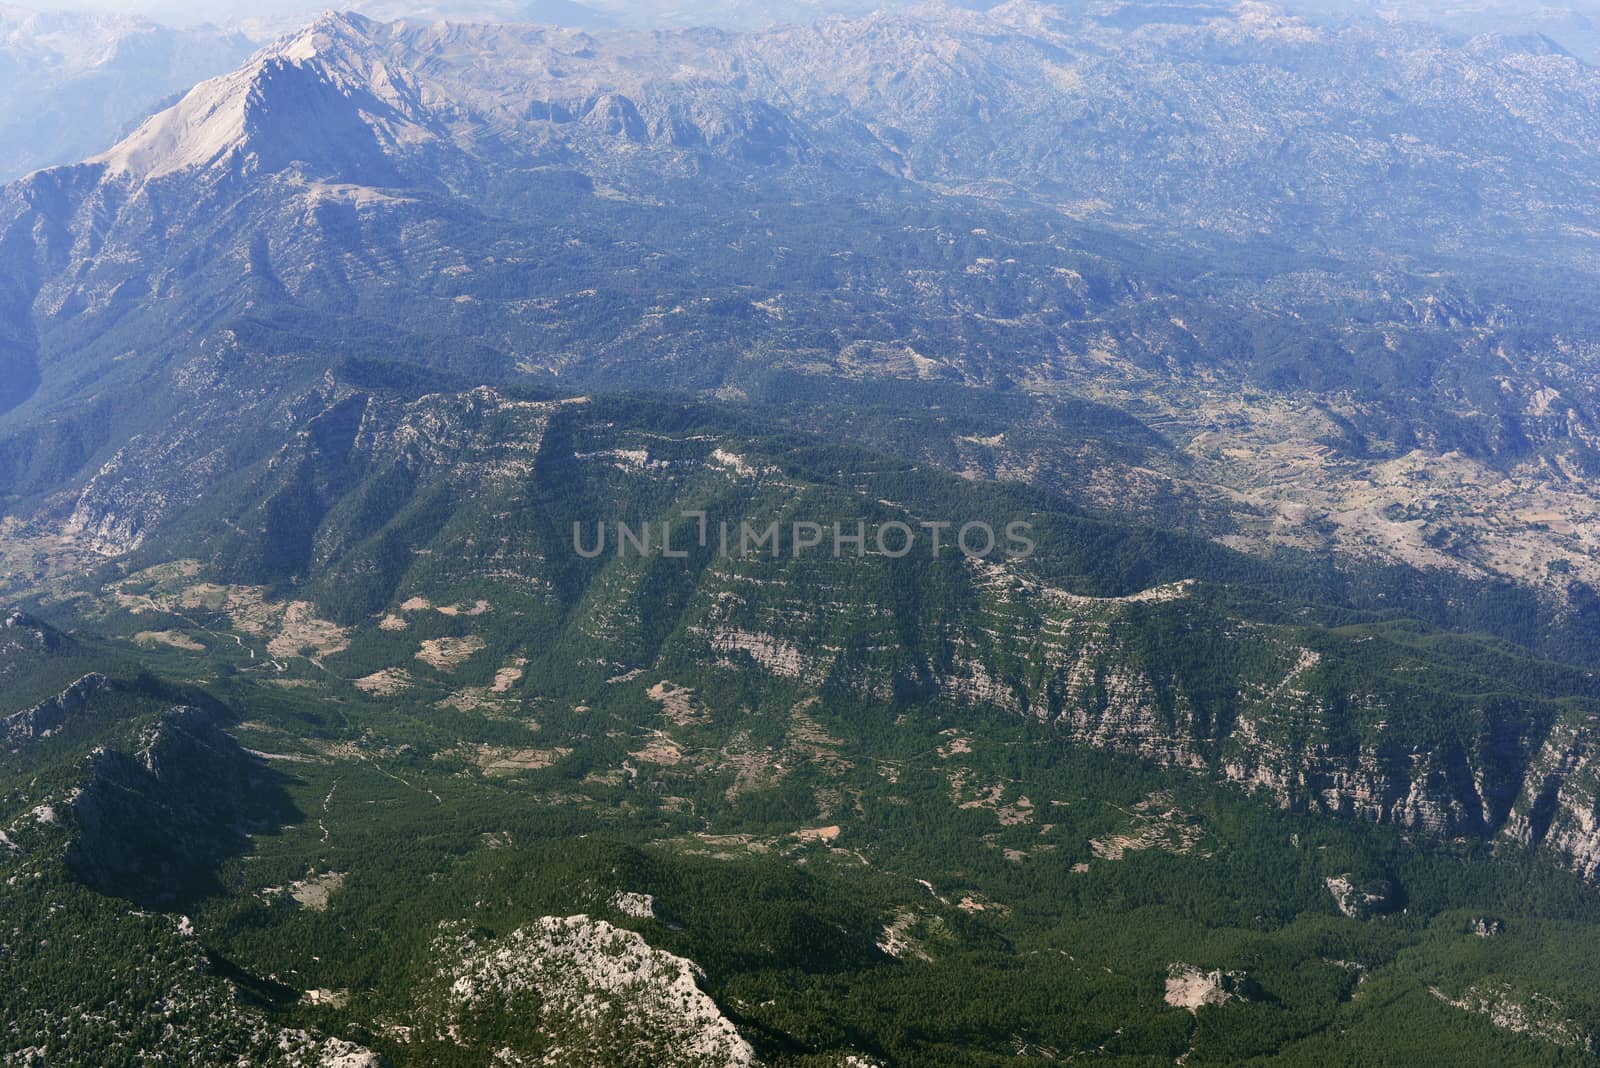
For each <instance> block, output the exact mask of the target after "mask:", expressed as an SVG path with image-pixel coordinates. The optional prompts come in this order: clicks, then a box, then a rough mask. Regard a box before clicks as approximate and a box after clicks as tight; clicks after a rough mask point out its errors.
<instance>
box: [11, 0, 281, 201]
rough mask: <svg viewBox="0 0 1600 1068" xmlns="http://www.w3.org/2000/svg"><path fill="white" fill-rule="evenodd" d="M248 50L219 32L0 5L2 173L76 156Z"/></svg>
mask: <svg viewBox="0 0 1600 1068" xmlns="http://www.w3.org/2000/svg"><path fill="white" fill-rule="evenodd" d="M253 47H254V46H253V45H252V44H251V42H250V41H249V40H247V39H246V38H244V37H243V36H240V35H238V34H235V33H227V32H223V31H220V30H213V29H191V30H175V29H171V28H169V27H166V26H159V25H157V24H155V23H153V22H150V21H147V20H145V19H140V18H129V17H122V16H116V15H90V14H78V13H70V12H43V13H41V12H34V11H29V10H26V9H24V8H19V7H7V6H4V5H0V179H5V178H14V177H17V176H18V175H21V174H25V173H27V172H28V171H31V170H35V169H37V168H39V167H45V166H49V165H51V164H55V163H65V162H67V161H70V160H74V159H81V158H82V157H83V156H86V155H88V154H90V153H91V152H94V151H96V150H98V149H99V148H101V147H103V146H104V145H105V144H106V143H107V142H108V141H109V140H111V139H112V138H114V137H116V136H117V135H118V134H119V133H121V132H123V131H125V130H126V129H127V128H128V126H129V125H130V124H131V123H132V122H134V121H135V120H136V119H138V118H140V117H141V116H142V115H144V114H145V113H147V112H148V111H149V110H150V109H151V108H153V107H155V106H157V105H158V104H160V103H162V102H164V101H166V100H168V99H169V98H170V97H171V96H172V94H174V93H176V92H181V91H184V90H187V89H188V88H190V87H191V86H193V85H194V83H195V82H197V81H200V80H201V79H204V78H209V77H211V76H212V75H214V74H216V73H218V72H219V71H224V70H227V69H228V68H230V67H232V66H233V65H235V64H236V63H238V62H239V61H240V60H241V59H243V58H244V57H245V56H247V55H248V54H249V53H250V52H251V51H252V50H253Z"/></svg>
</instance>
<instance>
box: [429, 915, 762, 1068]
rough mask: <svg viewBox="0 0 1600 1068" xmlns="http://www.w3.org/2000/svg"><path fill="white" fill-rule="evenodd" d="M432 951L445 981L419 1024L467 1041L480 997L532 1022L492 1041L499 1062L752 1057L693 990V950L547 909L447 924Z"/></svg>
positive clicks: (738, 1065)
mask: <svg viewBox="0 0 1600 1068" xmlns="http://www.w3.org/2000/svg"><path fill="white" fill-rule="evenodd" d="M434 952H435V953H436V954H437V955H438V956H439V958H440V960H441V963H440V965H439V969H438V972H437V975H438V978H439V980H440V983H441V986H442V990H441V991H440V992H438V994H437V996H436V998H435V1000H434V1001H432V1002H431V1003H430V1004H428V1005H425V1006H424V1007H423V1009H422V1011H421V1012H420V1013H419V1014H418V1023H419V1024H420V1025H421V1029H422V1030H423V1031H424V1032H426V1031H429V1030H431V1031H433V1032H435V1033H437V1034H439V1035H447V1036H450V1037H451V1039H452V1040H454V1041H459V1042H462V1043H465V1044H471V1043H472V1042H473V1041H474V1036H472V1035H471V1034H470V1031H469V1028H470V1024H469V1023H468V1022H467V1021H470V1019H471V1018H472V1017H473V1015H474V1014H475V1013H476V1012H477V1011H478V1010H479V1009H481V1008H482V1007H484V1006H489V1005H495V1006H502V1007H503V1009H504V1011H509V1012H510V1013H512V1014H514V1015H516V1016H517V1017H518V1018H519V1019H521V1020H522V1021H523V1023H524V1024H526V1025H527V1027H528V1028H529V1029H531V1031H532V1032H533V1033H532V1034H531V1035H530V1036H529V1037H528V1038H527V1040H526V1041H525V1042H524V1043H523V1044H522V1045H521V1046H512V1047H505V1048H504V1049H502V1048H500V1046H499V1045H497V1047H496V1051H495V1052H496V1055H497V1056H498V1057H500V1058H501V1060H502V1061H503V1062H504V1063H509V1064H528V1065H532V1064H552V1063H559V1064H566V1065H594V1066H596V1068H601V1066H609V1065H621V1064H629V1065H632V1064H639V1065H647V1064H648V1065H660V1066H662V1068H673V1066H684V1068H689V1066H692V1068H714V1066H715V1068H722V1066H727V1068H742V1066H746V1065H753V1064H755V1063H756V1062H755V1054H754V1051H753V1050H752V1048H751V1046H750V1043H749V1042H747V1041H746V1040H745V1039H744V1038H743V1037H742V1036H741V1035H740V1034H739V1032H738V1030H737V1029H736V1028H735V1027H734V1025H733V1024H732V1023H731V1022H730V1021H729V1020H728V1019H727V1018H726V1017H724V1016H723V1015H722V1011H721V1009H719V1008H718V1007H717V1004H716V1002H714V1001H713V1000H712V999H711V998H710V997H709V996H708V995H707V994H706V993H705V992H704V991H703V990H701V989H700V986H699V982H698V981H699V979H700V977H701V972H700V969H699V968H698V967H697V966H696V965H695V964H694V963H693V962H692V961H689V960H686V959H684V958H683V957H678V956H674V955H673V954H671V953H667V952H664V951H662V950H658V949H652V948H651V947H650V946H649V944H648V943H646V942H645V940H644V938H643V937H642V936H640V935H638V934H635V933H634V932H632V931H627V930H623V929H621V928H618V927H614V926H612V925H611V924H609V923H607V922H605V921H604V920H595V919H591V918H589V917H588V916H581V915H579V916H545V917H543V918H541V919H539V920H538V921H536V922H534V923H532V924H530V925H528V926H526V927H522V928H518V929H517V930H515V931H512V932H511V933H510V934H507V935H505V936H503V937H501V938H498V939H488V938H481V937H479V936H478V935H476V934H473V933H468V932H465V931H461V930H447V931H446V932H444V933H443V934H441V936H440V937H439V938H438V939H437V940H436V941H435V943H434ZM497 1042H498V1040H497Z"/></svg>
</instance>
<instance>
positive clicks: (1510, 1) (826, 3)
mask: <svg viewBox="0 0 1600 1068" xmlns="http://www.w3.org/2000/svg"><path fill="white" fill-rule="evenodd" d="M6 2H8V0H0V3H6ZM9 2H12V3H16V4H17V6H21V7H33V8H75V9H80V10H84V9H87V10H97V11H114V12H120V13H130V14H141V15H146V16H148V17H151V18H155V19H159V20H161V21H165V22H171V23H175V24H184V23H193V22H202V21H211V22H225V21H230V20H237V19H247V18H260V19H264V20H269V21H277V20H285V21H289V20H293V21H298V20H299V19H300V18H309V17H311V16H313V15H315V14H316V13H317V12H318V11H321V10H324V9H327V8H330V7H331V8H338V9H341V10H344V9H354V10H362V11H368V12H369V13H371V14H374V15H376V16H378V17H385V18H393V17H399V16H404V15H417V16H423V17H434V18H437V17H454V18H463V19H471V20H475V21H494V20H496V19H499V20H506V21H509V20H517V21H535V22H559V23H566V24H569V25H582V24H586V20H585V18H584V13H585V11H586V10H590V9H599V11H600V12H603V13H604V15H603V16H602V18H606V19H608V20H610V21H625V22H638V23H645V24H661V23H679V24H681V23H683V22H686V21H693V22H701V23H713V24H723V25H748V24H752V23H757V24H759V23H762V22H771V21H790V22H792V21H804V20H805V18H806V17H807V16H808V15H812V14H822V13H826V12H828V11H847V12H860V11H866V10H871V9H872V8H874V7H903V6H907V5H908V4H910V3H912V2H914V0H9ZM994 2H998V0H965V3H966V4H968V5H969V6H987V3H994ZM1070 2H1073V3H1075V4H1077V3H1084V2H1085V0H1070ZM1158 2H1159V0H1158ZM1277 2H1278V4H1279V6H1282V7H1285V8H1287V9H1289V10H1291V11H1295V12H1298V13H1302V14H1308V15H1329V14H1333V15H1338V14H1354V13H1360V14H1366V15H1371V14H1377V13H1390V14H1398V15H1400V16H1402V17H1407V18H1413V19H1418V20H1422V21H1428V22H1436V23H1441V24H1444V25H1447V26H1450V27H1451V28H1452V29H1455V30H1458V31H1460V32H1463V33H1479V32H1485V31H1491V32H1498V33H1510V34H1520V33H1544V34H1547V35H1548V36H1550V37H1551V38H1552V39H1554V40H1555V41H1557V42H1558V43H1559V44H1560V45H1562V46H1563V47H1565V48H1567V49H1568V50H1570V51H1572V52H1574V53H1576V54H1578V55H1580V56H1582V57H1583V58H1585V59H1587V60H1589V61H1590V62H1596V61H1600V0H1554V2H1551V3H1545V2H1541V0H1277ZM580 4H581V5H586V6H580Z"/></svg>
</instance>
